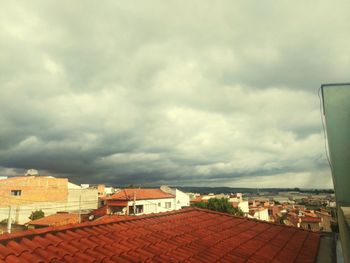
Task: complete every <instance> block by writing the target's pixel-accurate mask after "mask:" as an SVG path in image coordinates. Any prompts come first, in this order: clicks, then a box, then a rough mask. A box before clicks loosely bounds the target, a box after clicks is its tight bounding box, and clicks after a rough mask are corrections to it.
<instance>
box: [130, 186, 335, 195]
mask: <svg viewBox="0 0 350 263" xmlns="http://www.w3.org/2000/svg"><path fill="white" fill-rule="evenodd" d="M129 187H131V188H133V187H135V186H132V185H130V186H129ZM136 187H139V186H136ZM140 187H141V188H159V187H160V186H152V187H151V186H147V187H143V186H140ZM170 187H173V188H177V189H179V190H181V191H183V192H191V193H200V194H209V193H213V194H221V193H224V194H228V193H245V194H257V193H261V194H262V193H266V192H267V193H278V192H302V193H312V194H321V193H328V194H331V193H334V190H333V189H306V188H259V189H257V188H245V187H197V186H170ZM126 188H128V187H126Z"/></svg>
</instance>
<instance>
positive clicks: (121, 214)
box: [0, 169, 337, 233]
mask: <svg viewBox="0 0 350 263" xmlns="http://www.w3.org/2000/svg"><path fill="white" fill-rule="evenodd" d="M0 194H1V198H2V202H1V206H0V221H1V230H0V231H1V232H0V233H15V232H19V231H23V230H26V229H38V228H44V227H49V226H63V225H69V224H77V223H82V222H86V221H96V220H97V221H99V220H107V219H108V218H115V217H118V218H119V219H120V220H122V219H123V218H130V217H133V216H139V215H146V214H156V213H164V212H169V211H174V210H179V209H183V208H188V207H201V206H203V205H205V204H206V203H208V201H209V200H211V199H218V200H222V199H225V200H227V201H228V203H229V205H230V206H232V208H236V209H237V210H236V211H237V212H238V213H236V214H237V215H239V216H243V217H247V218H250V219H256V220H260V221H266V222H273V223H277V224H281V225H287V226H294V227H298V228H303V229H307V230H311V231H323V232H332V231H335V232H336V225H337V224H336V217H335V197H334V194H333V193H317V194H315V193H303V192H301V191H300V190H299V191H287V192H279V193H269V192H259V193H256V194H252V193H247V194H246V195H245V194H242V193H230V194H214V193H208V194H203V193H188V192H183V191H181V190H179V189H176V188H171V187H168V186H161V187H159V188H132V187H131V188H130V187H129V188H116V187H111V186H105V185H103V184H98V185H90V184H81V185H76V184H74V183H72V182H69V180H68V178H56V177H53V176H45V175H40V174H39V172H38V171H37V170H34V169H30V170H28V171H27V173H26V174H25V175H22V176H14V177H10V178H5V177H3V178H1V179H0ZM222 212H227V211H225V210H223V211H222Z"/></svg>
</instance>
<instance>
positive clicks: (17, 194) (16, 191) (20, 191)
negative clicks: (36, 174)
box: [11, 190, 22, 196]
mask: <svg viewBox="0 0 350 263" xmlns="http://www.w3.org/2000/svg"><path fill="white" fill-rule="evenodd" d="M11 195H12V196H21V195H22V190H11Z"/></svg>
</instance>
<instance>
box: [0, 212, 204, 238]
mask: <svg viewBox="0 0 350 263" xmlns="http://www.w3.org/2000/svg"><path fill="white" fill-rule="evenodd" d="M194 210H196V208H184V209H180V210H173V211H169V212H161V213H152V214H147V215H140V216H135V218H130V217H128V218H126V219H125V220H115V221H109V222H100V221H88V222H83V223H80V224H68V225H64V226H49V227H45V228H40V229H30V230H25V231H21V232H18V233H11V234H3V235H0V244H6V243H8V242H9V241H11V240H13V239H16V240H20V239H22V238H24V237H26V238H30V237H32V236H36V235H45V234H48V233H56V232H61V231H66V230H73V231H74V230H77V229H82V228H85V227H92V226H100V225H108V224H119V223H124V222H129V221H136V220H142V219H145V218H154V217H163V216H168V215H172V214H179V213H186V212H191V211H194ZM204 211H206V210H204Z"/></svg>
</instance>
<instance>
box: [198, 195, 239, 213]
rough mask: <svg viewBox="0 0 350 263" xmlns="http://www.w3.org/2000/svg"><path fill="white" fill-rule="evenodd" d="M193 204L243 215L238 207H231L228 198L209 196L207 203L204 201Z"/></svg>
mask: <svg viewBox="0 0 350 263" xmlns="http://www.w3.org/2000/svg"><path fill="white" fill-rule="evenodd" d="M193 206H195V207H199V208H206V209H209V210H213V211H218V212H223V213H228V214H232V215H237V216H243V215H244V213H243V211H242V210H241V209H240V208H238V207H237V208H236V207H233V206H232V204H231V203H230V202H229V200H228V198H221V199H219V198H211V199H209V200H208V203H205V202H198V203H195V204H194V205H193Z"/></svg>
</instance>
